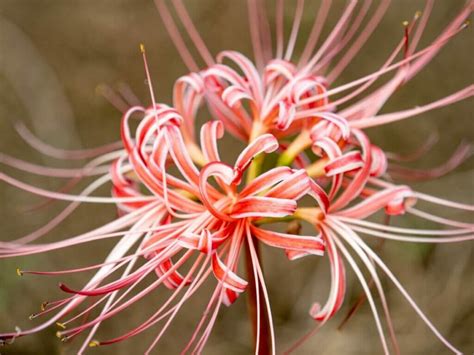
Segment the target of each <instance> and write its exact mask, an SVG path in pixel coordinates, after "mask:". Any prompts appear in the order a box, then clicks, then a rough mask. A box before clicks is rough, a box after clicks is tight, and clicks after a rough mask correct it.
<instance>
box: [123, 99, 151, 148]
mask: <svg viewBox="0 0 474 355" xmlns="http://www.w3.org/2000/svg"><path fill="white" fill-rule="evenodd" d="M136 112H145V108H144V107H141V106H133V107H130V108H129V109H128V110H127V112H125V113H124V114H123V116H122V121H121V125H120V134H121V137H122V142H123V145H124V147H125V149H126V150H127V151H128V152H130V151H132V150H133V147H134V146H135V144H134V142H133V138H132V135H131V133H130V127H129V126H128V121H129V119H130V117H131V116H132V115H133V114H134V113H136Z"/></svg>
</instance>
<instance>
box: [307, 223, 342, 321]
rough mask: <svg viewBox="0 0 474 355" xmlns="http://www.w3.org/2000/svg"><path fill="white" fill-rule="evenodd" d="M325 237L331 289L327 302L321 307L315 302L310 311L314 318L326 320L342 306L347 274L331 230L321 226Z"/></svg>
mask: <svg viewBox="0 0 474 355" xmlns="http://www.w3.org/2000/svg"><path fill="white" fill-rule="evenodd" d="M321 231H322V233H323V239H324V241H325V242H326V250H327V254H328V255H329V263H330V266H331V289H330V291H329V297H328V300H327V301H326V304H325V305H324V306H323V307H322V308H321V306H320V305H319V304H318V303H315V304H313V306H312V307H311V309H310V311H309V313H310V315H311V317H313V319H315V320H317V321H322V322H325V321H327V320H328V319H329V318H331V317H332V316H333V315H334V314H336V312H337V311H338V310H339V309H340V308H341V306H342V303H343V301H344V296H345V293H346V276H345V274H346V273H345V268H344V263H343V261H342V257H341V256H340V255H339V253H338V251H337V249H336V246H335V244H334V242H333V241H332V239H331V236H330V234H329V233H331V232H330V231H329V230H327V229H326V227H324V226H321Z"/></svg>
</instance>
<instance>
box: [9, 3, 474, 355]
mask: <svg viewBox="0 0 474 355" xmlns="http://www.w3.org/2000/svg"><path fill="white" fill-rule="evenodd" d="M377 2H378V1H374V3H377ZM185 3H186V4H187V5H188V10H189V12H190V14H191V16H192V18H193V20H194V21H195V23H196V25H197V27H198V29H199V30H200V32H201V34H202V35H203V37H204V39H205V41H206V43H207V44H208V46H209V47H210V49H211V51H212V52H213V53H214V54H216V53H218V52H219V51H220V50H222V49H235V50H239V51H242V52H243V53H246V54H250V53H251V46H250V40H249V34H248V27H247V26H248V24H247V9H246V6H245V1H243V0H237V1H221V0H200V1H191V0H187V1H185ZM286 3H287V4H286V13H285V20H286V28H287V33H288V31H289V27H290V25H291V21H292V17H293V9H294V2H292V1H287V2H286ZM463 4H464V1H462V0H450V1H448V0H444V1H443V0H438V1H436V4H435V8H434V11H433V13H432V16H431V18H430V21H429V24H428V27H427V30H426V33H425V35H424V37H423V40H422V42H421V46H424V45H426V44H427V43H429V41H430V40H432V39H433V38H434V37H435V36H436V35H437V34H438V33H439V31H441V30H442V28H443V27H444V26H445V25H446V24H447V23H448V21H449V20H450V19H452V18H453V17H454V16H455V15H456V13H457V11H459V9H460V8H461V7H462V6H463ZM318 5H319V1H307V4H306V10H305V13H304V17H303V23H302V26H301V29H300V37H299V39H300V40H299V42H298V43H299V46H298V47H297V52H298V51H300V50H301V49H302V45H303V44H304V38H305V36H306V35H307V33H308V31H309V30H310V28H311V26H312V20H313V18H314V16H315V13H316V9H317V7H318ZM344 5H345V1H342V0H336V1H334V6H333V9H332V11H331V14H330V18H329V22H328V25H327V26H326V33H327V30H328V29H329V28H330V24H333V23H334V21H335V20H336V19H337V16H338V15H339V14H340V13H341V11H342V9H343V7H344ZM423 6H424V2H423V1H412V0H397V1H393V3H392V5H391V7H390V9H389V10H388V12H387V14H386V16H385V18H384V20H383V21H382V23H381V25H380V26H379V28H378V29H377V30H376V32H375V33H374V34H373V36H372V38H371V40H370V41H369V43H368V44H366V45H365V46H364V47H363V50H362V51H361V53H360V55H358V56H357V57H356V59H355V60H354V61H353V63H351V65H350V66H349V67H348V68H347V70H346V71H345V72H344V73H343V75H342V76H341V78H340V79H339V81H338V82H339V83H342V82H345V81H347V80H350V79H353V78H357V77H360V76H362V75H364V74H367V73H370V72H371V71H372V70H374V69H375V68H377V67H378V66H379V65H380V64H381V63H382V61H383V60H384V59H385V57H386V56H387V55H388V54H389V51H391V50H392V48H394V46H395V45H396V43H398V41H399V40H400V38H401V36H402V35H403V26H402V21H403V20H406V19H410V18H411V17H412V16H413V14H414V13H415V11H417V10H420V9H422V8H423ZM273 9H274V4H273V2H272V1H268V10H269V14H270V17H271V21H272V22H273V13H274V11H273ZM473 41H474V36H473V35H472V29H467V30H466V31H463V32H462V33H461V34H460V35H458V36H457V37H456V38H455V39H453V40H452V42H451V43H449V44H448V45H447V46H446V48H445V49H444V50H443V51H442V52H441V53H440V54H439V55H438V56H437V57H436V58H435V59H434V60H433V62H432V63H431V64H430V65H429V67H428V68H426V69H425V70H423V71H422V72H421V73H420V74H419V75H418V76H417V77H416V78H415V79H414V80H413V81H412V82H410V83H409V84H408V85H407V86H406V87H404V89H403V90H401V91H400V92H398V93H396V95H394V97H393V98H392V99H391V100H390V101H389V102H388V104H387V105H386V106H385V107H384V111H387V112H388V111H393V110H398V109H402V108H411V107H413V106H415V105H418V104H421V103H427V102H430V101H432V100H435V99H437V98H440V97H442V96H443V95H446V94H449V93H452V92H454V91H456V90H458V89H460V88H462V87H464V86H466V85H468V84H470V83H472V81H473V79H474V78H473V76H474V75H473V73H474V71H473V66H472V58H473V54H474V53H473V48H474V46H473V44H474V42H473ZM142 42H143V43H145V45H146V47H147V53H148V59H149V62H150V70H151V73H152V77H153V82H154V85H155V89H156V93H157V96H158V98H159V100H160V101H164V102H167V103H170V99H171V93H172V90H171V89H172V85H173V82H174V80H176V78H178V77H179V76H180V75H183V74H185V73H186V68H185V67H184V65H183V64H182V62H181V60H180V58H179V56H178V54H177V52H176V51H175V49H174V47H173V45H172V43H171V41H170V40H169V38H168V36H167V34H166V31H165V29H164V27H163V26H162V24H161V20H160V17H159V15H158V13H157V11H156V10H155V7H154V4H153V1H152V0H133V1H132V0H100V1H88V0H83V1H54V0H41V1H40V0H0V152H3V153H8V154H9V155H13V156H16V157H19V158H22V159H25V160H28V161H31V162H35V163H44V164H49V165H53V166H75V165H74V163H73V162H63V163H62V162H58V161H56V160H54V159H50V158H45V157H43V156H41V155H40V154H38V153H37V152H35V151H34V150H32V149H31V148H30V147H28V146H27V145H26V144H25V143H24V142H23V141H22V140H21V139H20V137H19V136H18V135H17V134H16V133H15V130H14V129H13V125H12V122H13V121H15V120H21V121H22V122H24V123H25V124H26V125H27V126H28V127H30V129H31V130H32V131H33V132H35V134H37V135H38V136H39V137H41V139H43V140H44V141H47V142H49V143H50V144H53V145H55V146H58V147H62V148H80V147H94V146H98V145H101V144H104V143H108V142H113V141H115V140H117V139H118V137H119V120H120V114H119V113H118V112H117V111H116V110H115V109H114V108H113V107H112V106H111V105H110V104H109V103H108V102H107V101H106V100H104V98H103V97H101V96H100V95H97V93H96V87H97V85H99V84H101V83H107V84H109V85H111V86H114V85H117V84H119V83H121V82H125V83H127V84H128V85H129V86H130V87H131V88H132V89H133V91H134V92H135V93H136V95H137V96H138V97H139V98H140V99H142V100H143V101H144V102H148V100H149V99H148V93H147V87H146V85H145V83H144V71H143V65H142V60H141V56H140V54H139V51H138V44H139V43H142ZM433 132H438V133H440V140H439V143H438V144H436V146H435V147H434V148H433V150H432V152H431V153H430V154H429V155H427V156H426V157H425V158H424V159H422V161H421V162H420V163H417V164H416V167H432V166H436V165H437V164H440V163H442V162H443V161H444V160H446V159H447V158H448V157H449V156H450V154H451V153H452V152H453V151H454V150H455V148H456V146H457V145H458V144H459V143H460V142H461V140H468V141H470V142H472V141H473V140H474V130H473V117H472V101H469V100H468V101H465V102H461V103H458V104H456V105H454V106H451V107H447V108H443V109H441V110H438V111H435V112H430V113H426V114H424V115H422V116H419V117H416V118H413V119H410V120H408V121H405V122H401V123H397V124H392V125H389V126H387V127H382V128H378V129H371V130H369V134H370V136H371V138H372V139H373V140H374V141H375V142H376V143H378V144H380V145H381V146H382V147H384V148H386V149H387V150H390V151H398V152H409V151H411V150H413V149H415V148H416V147H417V146H419V145H420V144H421V143H422V142H423V141H424V140H425V139H426V138H427V137H428V136H429V135H430V134H431V133H433ZM224 144H225V145H226V149H225V151H226V154H227V156H228V157H232V156H235V155H236V153H237V152H238V149H240V146H239V145H238V144H237V143H236V142H234V141H232V140H226V141H225V143H224ZM0 154H1V153H0ZM0 157H1V155H0ZM76 165H77V164H76ZM473 166H474V165H473V162H472V159H471V160H470V161H468V162H466V163H464V164H463V165H462V166H461V167H460V168H458V169H457V170H456V171H455V172H452V173H450V174H449V175H448V176H445V177H442V178H439V179H436V180H435V181H430V182H424V183H421V184H415V185H414V186H415V188H416V189H418V190H421V191H424V192H428V193H432V194H436V195H439V196H442V197H446V198H451V199H454V200H458V201H462V202H465V203H472V202H473V201H474V198H473V197H474V196H473V181H474V179H473V178H474V174H473V169H472V168H473ZM0 169H1V171H5V172H8V173H10V174H14V175H15V176H17V177H19V178H20V179H22V180H23V181H27V182H29V183H32V184H36V185H39V186H42V187H44V188H48V189H57V188H59V187H60V186H62V184H63V183H64V181H56V180H53V179H47V178H41V177H35V176H30V175H28V174H23V173H20V172H17V171H14V170H12V169H9V168H7V167H5V166H3V165H0ZM102 193H104V194H107V193H108V191H107V190H103V191H102ZM40 201H41V200H40V199H39V198H36V197H33V196H31V195H29V194H26V193H23V192H20V191H18V190H16V189H14V188H11V187H8V186H6V185H5V184H0V238H1V239H2V240H9V239H13V238H18V237H20V236H22V235H25V234H26V233H28V232H30V231H32V230H34V229H36V228H39V227H40V226H41V225H43V224H44V223H45V222H47V221H48V220H49V219H51V218H52V217H53V216H54V215H55V214H56V213H58V212H59V211H60V210H61V209H62V208H64V204H63V203H55V204H52V205H50V206H48V207H47V208H44V209H41V210H38V211H35V212H25V210H26V209H28V208H29V207H31V206H32V205H34V204H36V203H38V202H40ZM431 211H433V212H437V213H443V214H444V215H445V216H451V217H455V218H459V219H461V220H465V221H467V220H469V219H470V216H469V215H468V214H465V213H460V212H454V211H449V210H446V209H440V208H438V209H435V208H431ZM114 217H115V210H114V208H113V207H107V206H95V205H92V204H88V205H86V206H83V207H81V208H79V209H78V210H77V212H76V213H75V214H74V215H73V216H71V217H70V218H68V219H67V221H66V222H65V223H64V224H62V225H61V226H60V227H59V228H57V229H55V230H54V231H53V232H51V233H50V234H49V235H48V236H47V237H46V238H44V240H45V241H53V240H58V239H61V238H65V237H67V236H71V235H75V234H78V233H80V232H83V231H87V230H88V229H90V228H93V227H95V226H99V225H101V224H102V223H104V222H106V221H109V220H110V219H112V218H114ZM377 218H380V217H377ZM394 222H395V223H397V224H400V225H405V226H416V227H425V226H428V225H427V224H425V223H422V222H420V221H419V220H416V219H413V218H410V217H408V218H403V219H402V220H401V219H400V218H398V219H395V220H394ZM367 239H368V238H367ZM111 243H112V242H111V241H104V242H98V243H96V244H94V245H93V246H84V247H76V248H73V249H71V250H64V251H60V252H53V253H49V254H47V255H38V256H34V257H27V258H17V259H14V260H0V330H1V331H10V330H11V329H13V328H14V327H15V326H19V327H21V328H28V327H30V326H31V323H32V322H31V321H29V320H28V315H29V314H31V313H33V312H36V311H38V309H39V305H40V304H41V302H43V301H45V300H53V299H57V298H59V297H61V296H62V295H61V292H60V290H59V289H58V287H57V283H58V282H59V281H60V279H59V278H42V277H23V278H19V277H17V276H16V273H15V269H16V268H17V267H18V266H20V267H22V268H24V269H27V268H29V269H42V270H48V269H51V270H55V269H61V268H70V267H73V266H76V265H77V266H80V265H89V264H92V263H96V262H99V261H100V260H102V259H103V258H104V256H105V255H106V253H107V252H108V250H110V248H111V245H112V244H111ZM381 254H382V257H383V259H384V260H385V261H386V263H387V264H388V265H389V266H390V267H391V269H392V270H393V271H394V273H395V274H396V275H397V276H399V278H400V280H401V281H402V283H403V284H404V285H405V286H406V288H407V290H408V291H409V292H410V293H411V295H412V296H413V297H414V299H415V300H416V301H417V303H418V304H419V306H420V307H421V308H422V309H423V310H424V311H426V313H427V314H428V316H429V317H430V319H431V320H432V321H433V322H434V323H435V324H436V325H437V326H438V327H439V329H440V330H441V331H442V333H443V334H445V335H446V336H447V338H448V339H450V340H451V341H452V342H453V343H454V344H455V345H457V346H459V348H460V349H461V350H463V351H464V352H466V353H472V352H473V351H474V334H473V329H474V313H473V312H474V302H473V300H474V298H473V296H474V293H473V284H474V282H473V281H474V280H473V276H472V271H473V258H472V243H464V244H459V245H442V246H436V247H435V246H420V245H410V244H404V243H396V242H387V243H385V245H384V247H383V249H382V251H381ZM263 258H264V267H265V270H266V280H267V285H268V287H269V292H270V297H271V301H272V310H273V315H274V319H275V325H276V333H277V343H278V349H279V350H280V352H281V351H283V350H284V349H286V348H287V347H288V346H289V345H290V344H292V343H293V342H294V341H295V340H296V339H297V338H298V337H299V336H301V335H302V334H303V333H304V332H306V331H307V330H308V329H310V328H311V327H312V326H314V322H313V321H312V320H311V319H310V317H309V316H308V314H307V311H308V309H309V307H310V305H311V304H312V302H314V301H316V300H317V301H325V299H326V297H327V292H328V281H329V277H328V265H327V260H326V258H305V259H303V260H299V261H295V262H289V261H287V260H286V258H285V256H284V255H283V253H280V252H278V251H274V250H269V249H268V248H264V250H263ZM348 275H349V281H348V283H349V286H348V293H347V297H346V303H345V307H344V308H343V309H342V311H341V312H340V313H339V315H338V316H336V317H335V318H334V319H333V320H331V321H330V322H329V323H328V324H327V325H326V327H325V328H324V329H323V330H322V331H321V332H320V333H318V334H317V335H316V336H314V337H313V338H312V339H311V340H309V341H308V342H307V343H306V344H305V345H304V346H303V347H302V348H301V349H300V350H299V351H298V353H300V354H315V353H317V354H376V353H381V347H380V345H379V340H378V336H377V332H376V329H375V325H374V322H373V318H372V315H371V313H370V309H369V307H368V305H367V304H365V305H364V306H363V307H362V308H361V310H360V311H359V312H358V313H357V314H356V316H355V317H354V318H353V319H352V320H351V321H350V322H349V323H348V324H347V325H346V326H345V327H344V329H343V330H342V331H338V330H337V326H338V325H339V323H340V322H341V320H342V319H343V317H344V315H345V313H346V312H347V310H348V309H349V308H350V307H351V305H352V304H353V302H354V300H355V299H356V298H357V297H358V296H359V294H360V292H361V288H360V286H359V285H358V282H357V280H354V277H353V274H352V273H351V272H350V271H349V272H348ZM66 280H67V282H68V284H70V285H74V286H76V285H81V283H82V282H85V281H86V280H87V275H73V276H71V277H69V276H68V277H67V278H66ZM385 281H386V282H385V288H386V291H387V294H388V299H389V303H390V308H391V312H392V315H393V321H394V324H395V329H396V332H397V334H398V336H399V341H400V345H401V349H402V353H404V354H445V353H448V351H447V349H445V348H444V347H443V346H442V344H441V343H440V342H439V341H438V340H437V339H436V338H435V337H434V336H433V335H432V334H431V333H430V331H429V330H428V328H427V327H426V326H425V325H424V323H423V322H422V321H421V320H420V319H419V318H418V317H417V316H416V314H415V312H414V311H413V310H412V309H411V308H410V306H409V305H408V303H407V302H405V301H404V300H403V299H402V296H401V295H400V294H399V292H398V291H397V290H396V289H395V287H394V286H393V285H392V284H391V283H390V282H388V281H387V280H385ZM163 297H165V296H164V295H163V293H162V292H156V293H154V294H152V295H151V296H150V297H147V298H146V300H145V301H142V302H140V303H139V306H137V307H134V308H132V309H130V311H128V312H126V314H124V315H122V316H119V317H114V318H113V319H112V320H110V321H107V322H105V323H104V324H103V326H102V328H101V331H100V332H99V338H109V337H111V336H113V335H115V334H119V333H120V332H121V331H123V330H125V329H127V328H129V327H132V326H134V325H135V324H137V323H138V322H139V321H140V320H141V319H143V318H144V317H145V316H146V314H149V312H150V311H151V310H153V309H155V308H156V307H157V305H158V304H159V300H160V299H162V298H163ZM207 297H208V295H207V294H206V293H205V292H204V293H200V294H199V295H198V297H196V298H195V299H194V300H192V301H191V302H190V304H189V305H188V306H187V307H185V308H184V311H183V312H181V315H180V316H179V317H178V320H177V321H176V322H175V323H174V325H173V326H172V327H171V328H170V330H169V331H168V336H166V337H165V338H164V339H163V341H162V343H161V346H160V347H158V350H157V351H156V353H163V354H168V353H169V354H174V353H177V352H178V351H179V350H180V349H182V346H183V344H185V342H187V339H188V337H189V336H190V334H191V332H192V330H193V327H194V325H195V323H196V318H197V317H199V315H200V312H201V311H200V310H201V309H203V308H202V307H203V306H204V304H205V302H206V300H207ZM33 323H36V322H34V321H33ZM55 331H56V329H48V330H45V331H43V332H41V333H39V334H36V335H32V336H29V337H25V338H21V339H19V340H17V341H16V342H15V343H14V344H13V345H11V346H8V347H4V348H0V353H1V354H72V353H74V352H75V351H77V349H78V346H79V340H80V339H78V341H74V342H71V343H66V344H63V343H61V342H60V341H59V340H58V339H57V338H56V337H55V335H54V334H55ZM155 334H156V328H155V329H154V330H152V331H148V332H146V333H145V334H143V335H142V336H139V337H136V338H133V339H131V340H129V341H127V342H124V343H120V344H118V345H113V346H110V347H102V348H97V349H91V351H90V352H91V353H96V354H132V353H140V352H142V351H143V350H144V349H145V348H146V347H147V345H148V344H150V342H151V341H152V339H153V338H154V336H155ZM250 338H251V334H250V327H249V324H248V321H247V318H246V304H245V297H240V299H239V300H238V301H237V303H236V304H235V305H233V306H232V307H231V308H229V309H224V310H223V311H222V312H221V313H220V315H219V318H218V321H217V324H216V327H215V329H214V331H213V334H212V336H211V338H210V341H209V343H208V345H207V347H206V348H205V353H207V354H221V353H224V352H226V353H228V354H247V353H251V352H252V344H251V341H250Z"/></svg>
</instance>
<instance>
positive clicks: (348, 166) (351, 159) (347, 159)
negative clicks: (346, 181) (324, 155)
mask: <svg viewBox="0 0 474 355" xmlns="http://www.w3.org/2000/svg"><path fill="white" fill-rule="evenodd" d="M363 166H364V161H363V160H362V155H361V154H360V152H358V151H355V152H349V153H346V154H344V155H342V156H340V157H338V158H336V159H333V160H331V161H330V162H329V163H327V164H326V165H325V166H324V171H325V172H326V176H334V175H338V174H344V173H347V172H349V171H354V170H357V169H360V168H362V167H363Z"/></svg>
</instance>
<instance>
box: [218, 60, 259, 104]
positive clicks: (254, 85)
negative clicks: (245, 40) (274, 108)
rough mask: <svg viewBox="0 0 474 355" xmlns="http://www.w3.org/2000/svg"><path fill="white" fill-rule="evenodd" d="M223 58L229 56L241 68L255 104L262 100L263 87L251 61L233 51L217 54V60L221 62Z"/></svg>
mask: <svg viewBox="0 0 474 355" xmlns="http://www.w3.org/2000/svg"><path fill="white" fill-rule="evenodd" d="M224 58H229V59H230V60H232V61H233V62H234V63H235V64H237V65H238V66H239V68H240V69H241V70H242V72H243V73H244V76H245V77H246V78H247V80H248V83H249V86H250V90H251V91H252V96H253V98H254V99H255V102H256V104H257V105H259V104H260V103H261V102H262V100H263V87H262V82H261V80H260V75H259V73H258V71H257V69H256V68H255V66H254V65H253V63H252V62H251V61H250V60H249V59H248V58H246V57H245V56H243V55H242V54H240V53H239V52H235V51H223V52H221V53H219V54H218V56H217V60H218V61H219V62H222V61H223V59H224Z"/></svg>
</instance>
